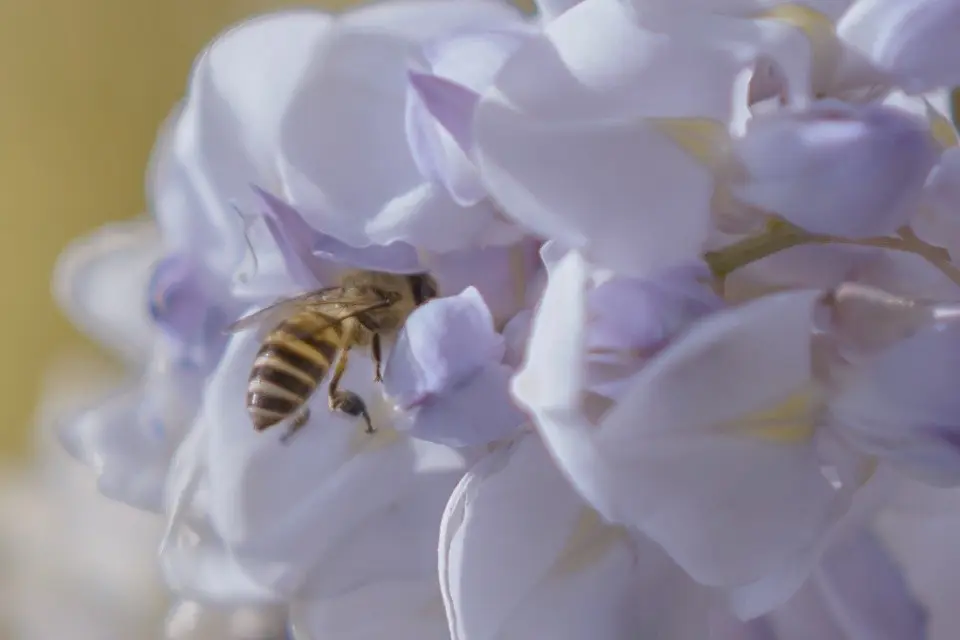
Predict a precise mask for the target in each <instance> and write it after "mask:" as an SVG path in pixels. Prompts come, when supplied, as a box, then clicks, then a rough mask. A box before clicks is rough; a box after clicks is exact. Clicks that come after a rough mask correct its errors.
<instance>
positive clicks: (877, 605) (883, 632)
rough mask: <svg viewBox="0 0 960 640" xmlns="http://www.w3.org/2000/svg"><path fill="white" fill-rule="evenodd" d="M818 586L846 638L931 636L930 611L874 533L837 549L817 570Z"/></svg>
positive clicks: (855, 539)
mask: <svg viewBox="0 0 960 640" xmlns="http://www.w3.org/2000/svg"><path fill="white" fill-rule="evenodd" d="M814 584H815V585H816V586H817V587H819V590H820V593H821V596H822V597H823V600H824V602H825V604H826V608H827V609H828V610H830V611H831V612H832V613H833V616H834V619H835V620H836V622H837V625H838V626H839V627H840V628H842V629H843V631H844V637H849V638H877V639H878V640H879V639H881V638H883V639H890V640H900V639H903V640H906V639H907V638H925V637H926V627H927V613H926V611H925V610H924V608H923V607H922V606H921V605H920V603H919V602H917V600H916V598H914V596H913V594H912V593H911V592H910V588H909V587H908V585H907V582H906V580H905V578H904V576H903V573H902V572H901V571H900V568H899V567H898V566H897V565H896V564H895V563H894V561H893V559H892V558H891V556H890V554H889V553H888V552H887V551H886V549H884V548H883V546H882V545H881V544H880V542H879V541H878V540H877V539H876V538H875V537H874V536H873V535H871V534H869V533H866V534H862V535H858V536H855V537H852V538H850V539H848V540H844V541H843V542H841V543H839V544H838V545H837V546H835V547H833V548H832V549H831V550H830V551H829V552H828V553H827V554H826V556H825V557H824V560H823V563H822V564H821V566H820V568H819V569H818V571H817V572H816V574H815V576H814Z"/></svg>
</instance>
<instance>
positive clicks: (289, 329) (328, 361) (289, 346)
mask: <svg viewBox="0 0 960 640" xmlns="http://www.w3.org/2000/svg"><path fill="white" fill-rule="evenodd" d="M435 297H437V285H436V281H435V280H434V279H433V278H432V277H431V276H429V275H427V274H422V273H421V274H415V275H401V274H395V273H384V272H379V271H366V270H356V271H351V272H348V273H347V274H345V275H344V276H343V278H341V281H340V284H339V285H338V286H335V287H328V288H325V289H319V290H315V291H309V292H307V293H304V294H302V295H298V296H294V297H292V298H285V299H283V300H280V301H279V302H276V303H274V304H272V305H270V306H268V307H266V308H264V309H261V310H259V311H255V312H254V313H252V314H250V315H247V316H245V317H243V318H240V319H239V320H237V321H236V322H234V323H233V324H232V325H230V327H228V329H227V330H228V331H229V332H237V331H243V330H245V329H248V328H250V327H253V326H259V325H261V324H263V323H266V322H268V321H270V320H271V319H273V320H274V321H275V324H274V325H273V328H272V329H271V330H270V331H269V333H267V335H266V337H265V338H264V341H263V344H262V345H261V347H260V349H259V351H257V355H256V357H255V359H254V362H253V367H252V368H251V370H250V378H249V381H248V383H247V398H246V406H247V412H248V413H249V414H250V418H251V420H252V421H253V427H254V429H256V430H257V431H263V430H265V429H268V428H269V427H272V426H274V425H276V424H278V423H280V422H282V421H284V420H286V419H287V418H291V417H292V418H293V420H292V422H291V423H290V426H289V428H288V429H287V431H286V433H285V434H284V435H283V436H282V437H281V441H282V442H287V441H288V440H289V439H290V438H291V437H292V436H293V435H294V434H295V433H296V432H297V431H298V430H299V429H300V428H301V427H303V426H304V425H305V424H306V423H307V420H308V419H309V417H310V410H309V407H307V401H308V400H309V399H310V397H311V396H312V395H313V393H314V391H316V389H317V387H318V386H319V385H320V383H321V382H322V381H323V380H324V378H325V377H326V375H327V373H328V371H329V370H330V368H331V366H333V365H334V362H336V365H335V367H334V370H333V376H332V377H331V379H330V383H329V384H328V386H327V397H328V404H329V406H330V410H331V411H339V412H342V413H345V414H346V415H349V416H352V417H361V418H363V420H364V422H365V423H366V427H367V428H366V430H367V433H374V432H375V429H374V426H373V423H372V421H371V420H370V414H369V412H368V411H367V406H366V403H365V402H364V401H363V398H361V397H360V396H359V395H357V394H356V393H354V392H352V391H349V390H345V389H341V388H340V380H341V378H342V377H343V374H344V372H345V371H346V370H347V365H348V362H349V353H350V350H351V349H353V348H354V347H369V348H370V351H371V353H372V357H373V362H374V367H375V369H374V371H375V373H374V381H375V382H382V381H383V380H382V377H381V364H382V357H383V356H382V348H383V346H382V343H383V342H384V341H385V340H388V339H391V338H393V337H395V335H396V334H397V333H398V332H399V331H400V329H401V328H402V327H403V323H404V322H405V321H406V319H407V317H408V316H409V315H410V314H411V313H413V311H414V309H416V308H417V307H419V306H420V305H422V304H424V303H425V302H428V301H429V300H432V299H433V298H435Z"/></svg>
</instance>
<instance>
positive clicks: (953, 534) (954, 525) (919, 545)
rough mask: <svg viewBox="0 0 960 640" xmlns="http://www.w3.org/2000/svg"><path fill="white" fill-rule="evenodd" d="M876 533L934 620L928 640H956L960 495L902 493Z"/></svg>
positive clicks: (919, 490)
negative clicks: (956, 569) (957, 541)
mask: <svg viewBox="0 0 960 640" xmlns="http://www.w3.org/2000/svg"><path fill="white" fill-rule="evenodd" d="M877 531H878V532H879V534H880V537H881V539H882V540H883V541H884V542H885V543H886V544H887V545H888V546H889V548H890V550H891V552H892V553H893V556H894V557H895V558H896V560H897V562H898V564H899V565H900V566H901V567H902V568H903V572H904V574H905V575H906V578H907V581H908V583H909V584H910V587H911V589H912V591H913V592H914V593H916V594H917V597H918V598H919V600H920V602H922V603H923V606H924V608H925V609H926V611H927V613H928V617H929V623H928V627H927V635H926V636H920V637H923V638H925V640H953V638H954V637H955V636H956V634H957V628H958V626H957V625H960V611H958V610H957V594H958V593H960V573H958V572H957V571H954V570H952V568H953V567H956V566H957V565H958V563H960V549H958V548H957V545H956V540H957V535H960V491H958V490H957V489H933V488H930V487H925V486H923V485H920V484H917V483H910V484H908V485H905V486H904V487H903V488H902V491H901V492H900V494H899V495H898V496H897V499H896V502H895V503H894V504H891V505H890V507H888V508H887V509H884V510H883V512H882V513H881V514H880V515H879V518H878V522H877Z"/></svg>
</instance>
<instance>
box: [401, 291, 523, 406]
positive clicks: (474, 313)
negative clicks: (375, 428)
mask: <svg viewBox="0 0 960 640" xmlns="http://www.w3.org/2000/svg"><path fill="white" fill-rule="evenodd" d="M503 353H504V344H503V338H502V337H501V336H500V335H499V334H498V333H496V331H495V330H494V328H493V318H492V317H491V315H490V310H489V309H488V308H487V305H486V304H485V303H484V301H483V298H482V297H481V296H480V293H479V292H478V291H477V290H476V289H474V288H473V287H470V288H468V289H466V290H464V291H463V292H462V293H460V294H459V295H457V296H451V297H447V298H439V299H437V300H434V301H431V302H429V303H428V304H426V305H424V306H422V307H420V308H419V309H417V310H416V311H414V313H413V314H412V315H411V316H410V317H409V318H408V319H407V321H406V323H404V327H403V330H402V331H401V333H400V337H399V338H398V340H397V344H396V346H395V347H394V348H393V349H392V350H391V353H390V359H389V361H388V362H387V367H386V369H385V371H384V388H385V390H386V392H387V393H388V394H390V396H391V397H392V398H393V399H394V400H395V401H396V402H397V403H398V404H399V405H400V406H401V407H405V408H406V407H410V406H414V405H417V404H419V403H422V402H424V401H426V400H427V399H429V398H432V397H436V396H442V395H444V394H445V393H447V392H449V391H450V390H452V389H453V388H454V387H457V386H460V385H462V384H464V383H466V382H467V381H468V380H469V379H470V377H471V376H473V375H475V374H476V373H477V372H479V371H480V370H481V369H483V368H484V367H486V366H487V365H488V364H496V363H499V362H500V360H501V359H502V358H503Z"/></svg>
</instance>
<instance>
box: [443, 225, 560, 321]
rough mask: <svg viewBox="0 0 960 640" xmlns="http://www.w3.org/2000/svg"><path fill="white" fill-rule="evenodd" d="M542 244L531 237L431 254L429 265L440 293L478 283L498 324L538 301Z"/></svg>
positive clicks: (444, 293) (473, 285) (448, 292)
mask: <svg viewBox="0 0 960 640" xmlns="http://www.w3.org/2000/svg"><path fill="white" fill-rule="evenodd" d="M539 247H540V243H539V241H536V240H529V239H528V240H524V241H521V242H520V243H518V244H515V245H512V246H502V247H500V246H498V247H484V248H482V249H466V250H464V251H453V252H450V253H446V254H439V255H433V256H431V257H430V260H429V265H428V266H429V270H430V273H431V274H432V275H433V276H434V277H435V278H436V280H437V285H438V286H439V288H440V292H441V295H448V294H451V293H455V292H459V291H463V290H464V289H465V288H467V287H471V286H472V287H476V289H477V291H479V292H480V295H482V296H483V300H484V302H486V304H487V306H488V307H489V308H490V313H491V314H493V318H494V323H495V325H496V326H498V327H499V326H501V324H502V323H504V322H506V321H507V320H509V319H510V318H512V317H513V316H514V315H515V314H516V313H517V312H518V311H520V310H521V309H523V308H529V307H531V306H533V304H535V302H536V298H535V294H536V284H537V280H538V279H539V278H540V277H541V276H542V275H543V267H542V263H541V261H540V258H539V256H538V251H539Z"/></svg>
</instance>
